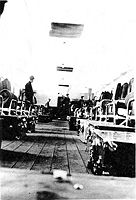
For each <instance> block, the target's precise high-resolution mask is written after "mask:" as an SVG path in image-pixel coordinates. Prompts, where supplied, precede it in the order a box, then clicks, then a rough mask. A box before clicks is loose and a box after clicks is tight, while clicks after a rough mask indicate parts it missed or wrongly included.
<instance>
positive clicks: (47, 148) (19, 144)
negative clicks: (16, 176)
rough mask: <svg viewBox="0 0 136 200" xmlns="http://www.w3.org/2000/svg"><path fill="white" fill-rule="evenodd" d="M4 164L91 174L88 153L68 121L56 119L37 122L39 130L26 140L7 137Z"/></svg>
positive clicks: (3, 145)
mask: <svg viewBox="0 0 136 200" xmlns="http://www.w3.org/2000/svg"><path fill="white" fill-rule="evenodd" d="M0 157H1V166H2V167H8V168H19V169H29V170H44V171H45V172H47V173H48V172H52V170H53V169H61V170H66V171H67V172H68V173H69V174H72V173H90V171H89V170H88V169H87V168H86V165H87V161H88V158H89V157H88V153H87V152H86V145H85V144H84V143H82V142H81V141H80V140H79V138H78V136H77V135H76V132H75V131H69V128H68V122H67V121H61V120H58V121H57V120H56V121H55V120H54V121H52V122H50V123H41V124H37V125H36V132H35V133H29V134H27V137H26V138H24V139H23V140H12V141H9V140H3V141H2V150H1V156H0Z"/></svg>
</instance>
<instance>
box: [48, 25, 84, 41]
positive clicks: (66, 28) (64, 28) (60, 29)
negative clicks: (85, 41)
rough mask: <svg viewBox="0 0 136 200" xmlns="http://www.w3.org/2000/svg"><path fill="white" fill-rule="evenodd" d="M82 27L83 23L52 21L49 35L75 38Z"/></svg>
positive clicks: (81, 30) (80, 32)
mask: <svg viewBox="0 0 136 200" xmlns="http://www.w3.org/2000/svg"><path fill="white" fill-rule="evenodd" d="M83 28H84V25H83V24H70V23H56V22H52V23H51V30H50V32H49V35H50V36H53V37H67V38H77V37H80V36H81V34H82V32H83Z"/></svg>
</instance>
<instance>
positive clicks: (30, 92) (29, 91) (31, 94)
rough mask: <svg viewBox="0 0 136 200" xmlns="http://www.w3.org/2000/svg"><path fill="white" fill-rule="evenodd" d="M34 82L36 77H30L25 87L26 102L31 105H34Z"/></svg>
mask: <svg viewBox="0 0 136 200" xmlns="http://www.w3.org/2000/svg"><path fill="white" fill-rule="evenodd" d="M33 80H34V76H30V80H29V82H28V83H27V84H26V85H25V97H26V102H29V103H30V104H33V97H34V92H33V88H32V82H33Z"/></svg>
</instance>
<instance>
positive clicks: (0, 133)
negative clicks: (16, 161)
mask: <svg viewBox="0 0 136 200" xmlns="http://www.w3.org/2000/svg"><path fill="white" fill-rule="evenodd" d="M2 120H3V119H2V117H0V149H1V143H2V132H3V129H2Z"/></svg>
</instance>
